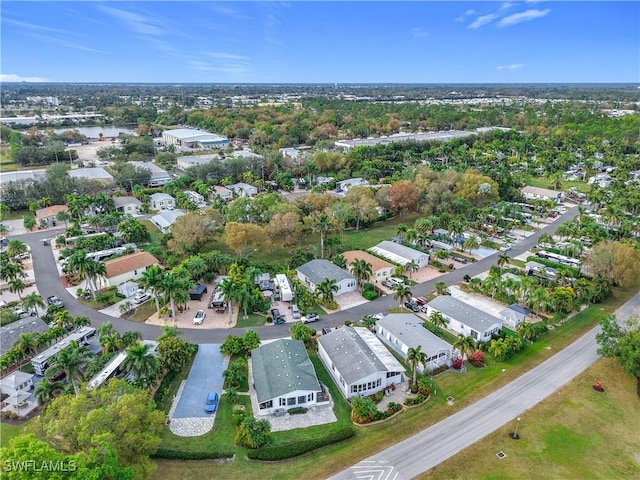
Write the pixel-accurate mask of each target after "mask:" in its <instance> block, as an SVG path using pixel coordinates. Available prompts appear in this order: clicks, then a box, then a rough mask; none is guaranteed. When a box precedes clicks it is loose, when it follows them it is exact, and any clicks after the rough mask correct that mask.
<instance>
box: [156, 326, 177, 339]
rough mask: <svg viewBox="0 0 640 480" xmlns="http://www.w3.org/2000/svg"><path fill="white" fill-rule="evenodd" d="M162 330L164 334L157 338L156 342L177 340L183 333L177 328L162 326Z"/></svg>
mask: <svg viewBox="0 0 640 480" xmlns="http://www.w3.org/2000/svg"><path fill="white" fill-rule="evenodd" d="M161 330H162V334H160V336H159V337H158V338H156V341H157V342H158V343H160V342H162V341H163V340H166V339H167V338H177V337H178V335H180V333H182V332H180V331H179V330H178V329H177V328H176V327H171V326H168V325H164V326H162V327H161Z"/></svg>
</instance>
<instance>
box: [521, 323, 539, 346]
mask: <svg viewBox="0 0 640 480" xmlns="http://www.w3.org/2000/svg"><path fill="white" fill-rule="evenodd" d="M516 330H517V331H518V334H519V335H520V336H522V337H524V338H526V339H527V340H529V341H533V339H534V338H535V336H536V329H535V327H534V326H533V324H532V323H529V322H522V323H521V324H520V325H518V327H517V328H516Z"/></svg>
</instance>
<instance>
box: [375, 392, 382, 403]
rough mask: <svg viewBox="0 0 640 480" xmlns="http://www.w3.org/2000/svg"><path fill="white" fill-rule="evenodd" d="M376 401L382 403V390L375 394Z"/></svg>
mask: <svg viewBox="0 0 640 480" xmlns="http://www.w3.org/2000/svg"><path fill="white" fill-rule="evenodd" d="M374 397H375V398H374V401H375V402H376V403H380V402H381V401H382V399H383V398H384V392H383V391H380V392H376V394H375V395H374Z"/></svg>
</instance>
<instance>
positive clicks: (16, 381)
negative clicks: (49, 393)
mask: <svg viewBox="0 0 640 480" xmlns="http://www.w3.org/2000/svg"><path fill="white" fill-rule="evenodd" d="M32 388H33V374H32V373H25V372H22V371H20V370H16V371H14V372H13V373H11V374H9V375H7V376H6V377H3V378H2V379H0V391H2V393H4V394H5V395H15V394H16V393H18V392H21V391H22V392H24V391H27V390H31V389H32Z"/></svg>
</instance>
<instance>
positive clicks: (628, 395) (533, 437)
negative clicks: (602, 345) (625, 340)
mask: <svg viewBox="0 0 640 480" xmlns="http://www.w3.org/2000/svg"><path fill="white" fill-rule="evenodd" d="M597 381H602V382H603V385H604V388H605V392H604V393H598V392H595V391H594V390H593V389H592V388H591V387H592V385H593V384H595V382H597ZM637 412H638V397H637V396H636V389H635V379H634V378H633V377H632V376H630V375H626V374H624V373H623V372H622V369H621V368H620V366H619V365H618V364H617V362H616V361H615V360H612V359H601V360H598V362H596V363H595V364H594V365H593V366H591V367H590V368H588V369H587V370H586V371H585V372H583V373H582V374H580V375H579V376H578V377H576V378H575V379H573V380H572V381H571V382H569V383H568V384H567V385H565V386H564V387H563V388H561V389H560V390H558V391H557V392H556V393H554V394H553V395H551V396H550V397H548V398H546V399H545V400H543V401H542V402H541V403H539V404H538V405H536V406H535V407H533V408H532V409H531V410H529V411H527V412H525V413H524V414H523V415H521V417H520V418H521V420H520V423H519V426H518V435H520V440H518V441H513V440H511V439H510V438H509V437H508V434H509V433H510V432H513V430H514V428H515V420H514V422H511V423H509V424H507V425H505V426H503V427H502V428H500V429H498V430H497V431H495V432H494V433H492V434H490V435H488V436H487V437H485V438H484V439H482V440H481V441H479V442H477V443H475V444H474V445H472V446H470V447H468V448H466V449H465V450H463V451H462V452H460V453H459V454H457V455H456V456H454V457H452V458H450V459H449V460H447V461H445V462H443V463H442V464H440V465H438V466H437V467H435V468H434V469H432V470H430V471H429V472H426V473H425V474H423V475H421V476H419V477H417V478H420V479H422V480H444V479H451V478H456V479H474V480H493V479H498V478H500V479H523V478H558V479H559V478H612V479H613V478H620V479H622V478H640V464H639V463H638V462H637V460H636V456H637V454H638V452H640V436H638V431H640V420H639V419H638V415H637ZM499 451H503V452H504V453H506V454H507V456H506V457H505V458H503V459H498V458H497V457H496V453H497V452H499ZM469 465H473V469H472V470H470V469H469Z"/></svg>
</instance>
